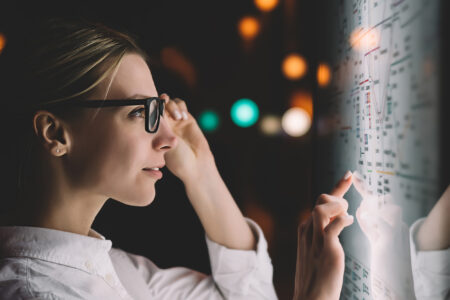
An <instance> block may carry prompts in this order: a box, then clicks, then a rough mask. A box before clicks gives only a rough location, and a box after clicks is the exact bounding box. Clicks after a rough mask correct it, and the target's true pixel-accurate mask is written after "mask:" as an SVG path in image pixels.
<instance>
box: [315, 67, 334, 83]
mask: <svg viewBox="0 0 450 300" xmlns="http://www.w3.org/2000/svg"><path fill="white" fill-rule="evenodd" d="M330 80H331V69H330V66H328V65H327V64H326V63H320V64H319V66H318V67H317V83H318V84H319V86H320V87H326V86H327V85H328V84H329V83H330Z"/></svg>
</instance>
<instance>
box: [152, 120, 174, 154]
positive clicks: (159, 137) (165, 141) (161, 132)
mask: <svg viewBox="0 0 450 300" xmlns="http://www.w3.org/2000/svg"><path fill="white" fill-rule="evenodd" d="M154 134H155V138H154V139H153V148H154V149H157V150H163V151H168V150H170V149H172V148H174V147H176V145H177V143H178V139H177V136H176V135H175V133H174V132H173V131H172V128H171V127H170V126H169V124H168V123H167V121H166V120H165V119H164V117H162V116H161V119H160V122H159V128H158V131H157V132H156V133H154Z"/></svg>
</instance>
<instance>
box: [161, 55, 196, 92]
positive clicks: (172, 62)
mask: <svg viewBox="0 0 450 300" xmlns="http://www.w3.org/2000/svg"><path fill="white" fill-rule="evenodd" d="M161 62H162V64H163V65H164V67H166V68H167V69H169V70H171V71H173V72H175V73H177V74H178V75H180V76H181V77H182V78H183V80H184V81H185V82H186V83H187V84H188V85H189V86H190V87H194V86H195V85H196V83H197V74H196V71H195V67H194V64H193V63H192V62H191V61H190V59H188V58H187V57H186V55H185V54H184V53H183V52H182V51H180V50H179V49H177V48H175V47H165V48H163V49H162V50H161Z"/></svg>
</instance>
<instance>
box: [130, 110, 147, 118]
mask: <svg viewBox="0 0 450 300" xmlns="http://www.w3.org/2000/svg"><path fill="white" fill-rule="evenodd" d="M138 113H139V115H137V114H138ZM130 115H132V116H137V117H142V118H145V107H141V108H138V109H135V110H134V111H132V112H131V113H130Z"/></svg>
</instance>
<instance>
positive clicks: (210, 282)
mask: <svg viewBox="0 0 450 300" xmlns="http://www.w3.org/2000/svg"><path fill="white" fill-rule="evenodd" d="M246 221H247V223H248V224H249V226H250V227H251V229H252V231H253V233H254V234H255V237H256V240H257V246H256V250H237V249H229V248H227V247H225V246H222V245H220V244H218V243H215V242H213V241H212V240H210V239H209V238H208V236H206V234H205V237H206V244H207V247H208V253H209V257H210V262H211V270H212V275H206V274H203V273H200V272H197V271H195V270H192V269H188V268H185V267H172V268H167V269H161V268H159V267H158V266H156V265H155V264H154V263H153V262H152V261H150V260H149V259H148V258H146V257H144V256H139V255H135V254H131V253H128V252H125V251H123V250H120V249H116V248H113V251H111V258H112V260H113V263H114V267H115V269H116V271H117V275H118V276H119V278H120V280H121V281H122V283H123V285H124V286H125V287H126V288H127V290H128V291H129V293H130V296H132V297H133V298H134V299H145V298H146V297H145V295H148V297H151V299H170V300H175V299H183V300H185V299H186V300H188V299H195V300H216V299H217V300H218V299H233V300H241V299H242V300H243V299H245V300H253V299H254V300H256V299H270V300H271V299H277V296H276V293H275V289H274V286H273V283H272V273H273V268H272V263H271V260H270V257H269V255H268V252H267V242H266V240H265V238H264V235H263V232H262V230H261V228H260V227H259V226H258V225H257V224H256V223H255V222H254V221H252V220H250V219H246ZM137 277H138V278H137ZM144 289H145V292H144V291H143V290H144ZM148 297H147V299H148Z"/></svg>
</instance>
